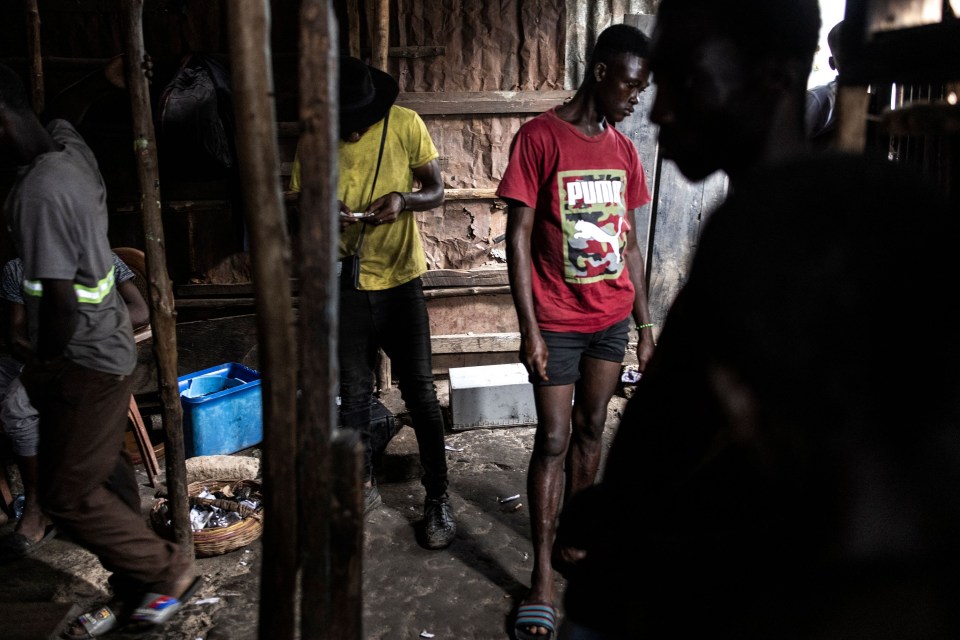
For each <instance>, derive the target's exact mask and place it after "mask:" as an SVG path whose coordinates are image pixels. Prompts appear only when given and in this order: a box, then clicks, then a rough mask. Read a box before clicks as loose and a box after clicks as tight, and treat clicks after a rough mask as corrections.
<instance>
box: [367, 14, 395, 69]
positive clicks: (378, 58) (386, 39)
mask: <svg viewBox="0 0 960 640" xmlns="http://www.w3.org/2000/svg"><path fill="white" fill-rule="evenodd" d="M371 2H372V4H373V10H374V20H373V23H372V24H371V25H370V31H371V34H370V35H371V37H370V43H371V47H370V49H371V54H370V65H371V66H374V67H376V68H377V69H380V70H382V71H386V72H388V73H389V68H388V67H387V63H388V59H387V52H388V50H389V49H390V0H371Z"/></svg>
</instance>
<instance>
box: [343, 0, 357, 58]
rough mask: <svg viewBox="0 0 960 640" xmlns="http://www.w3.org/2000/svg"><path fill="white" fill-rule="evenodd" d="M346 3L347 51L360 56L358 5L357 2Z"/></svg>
mask: <svg viewBox="0 0 960 640" xmlns="http://www.w3.org/2000/svg"><path fill="white" fill-rule="evenodd" d="M346 4H347V51H348V52H349V53H350V55H351V56H353V57H354V58H359V57H360V7H359V6H358V5H359V4H360V3H359V2H348V3H346Z"/></svg>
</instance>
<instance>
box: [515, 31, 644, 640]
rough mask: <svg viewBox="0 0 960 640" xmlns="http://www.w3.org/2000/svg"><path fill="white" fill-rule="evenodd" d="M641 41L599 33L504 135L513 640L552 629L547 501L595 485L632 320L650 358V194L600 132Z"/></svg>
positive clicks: (633, 99) (630, 80)
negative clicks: (516, 408) (529, 386)
mask: <svg viewBox="0 0 960 640" xmlns="http://www.w3.org/2000/svg"><path fill="white" fill-rule="evenodd" d="M647 45H648V43H647V38H646V37H645V36H644V35H643V34H642V33H641V32H640V31H639V30H637V29H635V28H633V27H628V26H626V25H614V26H612V27H609V28H608V29H606V30H605V31H604V32H603V33H601V34H600V36H599V38H598V39H597V44H596V47H595V49H594V51H593V55H592V57H591V60H590V65H589V67H588V69H587V76H586V78H585V79H584V81H583V83H582V84H581V86H580V89H579V90H578V91H577V93H576V95H575V96H574V97H573V98H572V99H571V100H570V101H569V102H567V103H565V104H563V105H561V106H558V107H556V108H555V109H552V110H550V111H548V112H547V113H544V114H543V115H541V116H538V117H537V118H534V119H533V120H531V121H529V122H527V123H526V124H524V125H523V126H522V127H521V128H520V130H519V131H518V132H517V135H516V137H515V138H514V141H513V144H512V145H511V149H510V161H509V164H508V166H507V169H506V171H505V172H504V176H503V180H502V181H501V182H500V187H499V189H498V190H497V194H498V195H499V196H500V197H501V198H503V199H505V200H506V201H507V203H508V205H509V215H508V218H507V238H508V244H507V266H508V269H509V274H510V285H511V289H512V293H513V299H514V305H515V306H516V309H517V316H518V319H519V322H520V336H521V347H520V358H521V360H522V361H523V363H524V365H526V367H527V370H528V371H529V372H530V380H531V382H532V383H533V385H534V394H535V398H536V405H537V421H538V424H537V435H536V440H535V443H534V449H533V455H532V456H531V459H530V468H529V471H528V477H527V493H528V499H529V501H530V506H531V515H530V518H531V529H532V537H533V550H534V567H533V574H532V577H531V589H530V594H529V595H528V597H527V598H526V599H525V601H524V602H523V603H522V604H521V605H520V606H519V607H518V608H517V611H516V616H515V620H514V628H515V632H516V635H517V637H518V638H528V637H537V638H549V637H550V636H551V635H552V634H554V633H555V624H556V610H555V608H554V604H553V602H554V597H555V594H554V588H553V569H552V566H551V549H552V547H553V542H554V537H555V532H556V519H557V513H558V511H559V508H560V500H561V496H562V495H563V494H564V491H566V496H567V497H569V496H570V495H572V494H573V493H576V492H577V491H579V490H581V489H583V488H585V487H587V486H589V485H590V484H592V483H593V482H594V480H595V477H596V473H597V468H598V466H599V461H600V443H601V436H602V434H603V428H604V423H605V421H606V416H607V405H608V404H609V402H610V398H611V396H612V395H613V392H614V390H615V389H616V385H617V382H618V379H619V376H620V365H621V364H622V362H623V357H624V354H625V350H626V345H627V337H628V334H629V331H630V326H631V324H630V323H631V316H632V319H633V320H635V321H636V323H637V326H638V328H639V329H640V341H639V344H638V347H637V357H638V360H639V365H640V370H641V371H642V370H643V368H644V367H645V366H646V363H647V360H648V359H649V358H650V356H651V354H652V352H653V333H652V331H651V329H652V327H653V325H652V324H651V323H650V314H649V311H648V309H647V297H646V291H645V289H644V280H645V278H644V269H643V257H642V256H641V254H640V250H639V248H638V247H637V244H636V237H635V235H634V232H633V225H632V221H633V220H634V219H635V216H634V214H635V212H636V210H637V209H638V208H639V207H641V206H643V205H644V204H646V203H647V202H649V201H650V193H649V191H648V189H647V185H646V180H645V177H644V173H643V168H642V167H641V166H640V161H639V159H638V158H637V152H636V150H635V149H634V147H633V144H632V143H631V142H630V140H628V139H627V138H626V136H624V135H623V134H622V133H620V132H619V131H617V130H616V129H615V128H614V126H613V125H614V124H616V123H617V122H620V121H622V120H623V119H624V118H626V117H627V116H628V115H629V114H630V113H632V112H633V109H634V107H635V106H636V105H637V103H638V96H639V94H640V92H641V91H643V90H644V89H645V88H646V87H647V85H648V77H649V73H648V71H647V65H646V59H645V58H646V56H647ZM574 391H576V393H574ZM571 423H572V428H571ZM565 462H566V477H564V467H565ZM556 553H557V554H558V556H559V557H558V559H559V560H561V561H565V560H569V558H565V557H564V555H565V554H566V553H569V552H568V551H566V550H564V549H557V551H556Z"/></svg>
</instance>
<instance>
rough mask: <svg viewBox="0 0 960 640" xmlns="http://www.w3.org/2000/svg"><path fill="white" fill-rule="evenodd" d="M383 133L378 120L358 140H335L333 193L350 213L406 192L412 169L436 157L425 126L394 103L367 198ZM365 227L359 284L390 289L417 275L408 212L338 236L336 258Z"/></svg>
mask: <svg viewBox="0 0 960 640" xmlns="http://www.w3.org/2000/svg"><path fill="white" fill-rule="evenodd" d="M382 134H383V120H381V121H380V122H378V123H377V124H375V125H373V126H372V127H370V129H368V130H367V132H366V133H364V134H363V137H361V138H360V140H358V141H357V142H344V141H342V140H341V141H339V144H338V145H337V153H338V154H339V159H340V182H339V184H338V185H337V197H338V198H339V199H340V200H342V201H343V202H344V204H346V205H347V207H348V208H349V209H350V211H363V210H364V209H366V208H367V207H368V206H369V205H370V203H371V202H373V201H374V200H376V199H377V198H379V197H380V196H383V195H385V194H387V193H390V192H391V191H400V192H409V191H410V190H411V189H412V187H413V172H412V170H413V169H415V168H417V167H422V166H423V165H425V164H427V163H428V162H430V161H431V160H434V159H436V158H437V157H438V155H439V154H438V153H437V148H436V147H435V146H434V145H433V141H432V140H431V139H430V134H429V133H428V132H427V127H426V125H424V123H423V120H421V119H420V116H419V115H417V113H416V112H415V111H411V110H410V109H406V108H404V107H398V106H396V105H394V106H393V107H391V108H390V122H389V124H388V126H387V139H386V142H385V143H384V147H383V160H382V161H381V163H380V175H379V176H378V177H377V184H376V191H375V193H374V194H373V197H372V198H371V197H370V189H371V187H372V186H373V175H374V173H375V172H376V169H377V153H378V152H379V151H380V138H381V137H382ZM290 190H291V191H300V158H299V151H298V154H297V157H295V158H294V161H293V168H292V170H291V175H290ZM363 226H365V227H366V231H364V234H363V245H362V247H361V248H360V288H361V289H366V290H369V291H379V290H382V289H391V288H393V287H396V286H399V285H401V284H404V283H406V282H409V281H411V280H413V279H414V278H416V277H418V276H420V275H422V274H423V273H424V272H425V271H426V270H427V261H426V259H425V258H424V255H423V246H422V245H421V244H420V231H419V230H418V229H417V221H416V219H415V218H414V215H413V212H412V211H403V212H402V213H400V215H399V216H398V217H397V220H396V221H395V222H393V223H391V224H383V225H378V226H374V225H364V224H362V223H358V224H353V225H350V226H349V227H347V228H346V229H345V230H344V231H343V233H341V234H340V252H339V256H338V258H344V257H346V256H349V255H352V254H353V253H355V249H356V247H357V242H358V240H359V238H360V228H361V227H363Z"/></svg>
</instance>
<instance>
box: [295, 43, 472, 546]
mask: <svg viewBox="0 0 960 640" xmlns="http://www.w3.org/2000/svg"><path fill="white" fill-rule="evenodd" d="M399 92H400V89H399V86H398V85H397V82H396V81H395V80H394V79H393V78H392V77H391V76H390V75H388V74H387V73H384V72H383V71H380V70H379V69H375V68H373V67H369V66H368V65H366V64H364V63H363V62H362V61H361V60H358V59H356V58H351V57H343V58H341V60H340V142H339V144H338V147H337V153H338V157H339V163H340V181H339V184H338V185H337V197H338V199H339V201H340V229H341V234H340V247H339V256H338V258H339V259H340V264H341V265H343V267H342V273H341V281H340V334H339V341H338V342H339V344H338V354H339V358H340V399H341V405H340V421H341V424H342V426H343V427H345V428H353V429H359V430H360V432H361V434H362V436H363V442H364V452H365V453H364V511H365V512H366V511H370V510H371V509H374V508H376V507H377V506H378V505H379V504H380V503H381V497H380V492H379V491H378V490H377V487H376V485H375V484H374V481H373V468H372V461H371V459H372V455H371V447H370V436H371V433H370V398H371V395H372V393H373V377H374V376H373V374H374V367H375V366H376V361H377V354H378V353H379V350H380V349H383V351H384V352H385V353H386V354H387V356H389V357H390V359H391V363H392V366H393V370H394V372H396V374H397V377H398V379H399V383H400V391H401V393H402V395H403V400H404V402H405V403H406V405H407V408H408V409H409V410H410V414H411V418H412V419H413V428H414V431H415V432H416V435H417V444H418V446H419V449H420V462H421V464H422V466H423V470H424V474H423V478H422V482H423V486H424V488H425V489H426V494H427V495H426V500H425V503H424V527H423V539H424V543H425V546H427V547H428V548H430V549H442V548H444V547H446V546H448V545H449V544H450V543H451V542H452V541H453V538H454V536H455V535H456V522H455V520H454V517H453V510H452V508H451V506H450V500H449V498H448V496H447V461H446V453H445V449H444V440H443V417H442V415H441V413H440V403H439V402H438V400H437V391H436V388H435V386H434V380H433V373H432V366H431V354H430V324H429V318H428V316H427V307H426V302H425V300H424V297H423V284H422V281H421V279H420V276H421V275H422V274H423V273H424V272H425V271H426V270H427V264H426V260H425V259H424V255H423V247H422V246H421V244H420V233H419V231H418V229H417V223H416V219H415V218H414V215H413V212H414V211H425V210H427V209H433V208H434V207H437V206H439V205H440V203H441V202H443V182H442V179H441V176H440V165H439V163H438V162H437V157H438V153H437V149H436V147H435V146H434V144H433V141H432V140H431V139H430V134H429V133H428V132H427V128H426V126H425V125H424V123H423V120H421V119H420V116H419V115H417V114H416V113H415V112H414V111H411V110H410V109H405V108H403V107H398V106H395V105H394V104H393V103H394V101H395V100H396V98H397V95H398V94H399ZM415 182H417V183H419V185H420V189H419V190H417V191H414V190H413V186H414V183H415ZM290 189H291V190H292V191H300V161H299V158H297V159H295V160H294V164H293V171H292V175H291V178H290ZM353 256H357V257H358V258H359V259H358V260H357V259H355V258H353ZM355 269H357V270H358V271H359V273H355Z"/></svg>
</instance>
